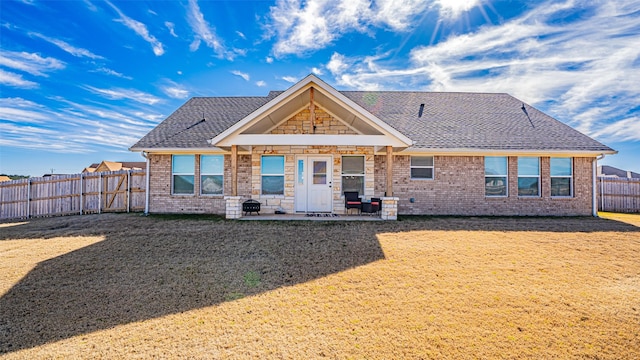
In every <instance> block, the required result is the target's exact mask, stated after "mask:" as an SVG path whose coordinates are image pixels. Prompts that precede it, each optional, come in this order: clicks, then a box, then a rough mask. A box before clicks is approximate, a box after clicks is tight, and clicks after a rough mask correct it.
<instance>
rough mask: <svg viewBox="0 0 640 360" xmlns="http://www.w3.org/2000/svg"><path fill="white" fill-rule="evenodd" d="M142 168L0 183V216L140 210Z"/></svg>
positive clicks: (141, 208)
mask: <svg viewBox="0 0 640 360" xmlns="http://www.w3.org/2000/svg"><path fill="white" fill-rule="evenodd" d="M145 189H146V173H145V171H142V170H127V171H108V172H100V173H82V174H74V175H55V176H47V177H39V178H29V179H22V180H14V181H5V182H1V183H0V219H17V218H29V217H38V216H58V215H72V214H95V213H101V212H130V211H144V205H145Z"/></svg>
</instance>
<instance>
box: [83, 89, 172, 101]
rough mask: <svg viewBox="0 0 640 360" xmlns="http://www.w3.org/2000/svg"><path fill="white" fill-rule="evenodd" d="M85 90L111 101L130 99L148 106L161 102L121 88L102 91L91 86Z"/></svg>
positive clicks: (153, 97)
mask: <svg viewBox="0 0 640 360" xmlns="http://www.w3.org/2000/svg"><path fill="white" fill-rule="evenodd" d="M84 88H85V89H87V90H89V91H91V92H93V93H95V94H98V95H101V96H103V97H105V98H107V99H111V100H122V99H129V100H133V101H136V102H139V103H142V104H147V105H154V104H157V103H159V102H160V101H161V99H160V98H157V97H155V96H153V95H151V94H147V93H144V92H142V91H137V90H130V89H121V88H114V89H100V88H96V87H93V86H89V85H85V86H84Z"/></svg>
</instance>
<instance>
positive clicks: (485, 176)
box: [484, 156, 509, 198]
mask: <svg viewBox="0 0 640 360" xmlns="http://www.w3.org/2000/svg"><path fill="white" fill-rule="evenodd" d="M487 157H488V156H485V157H484V160H485V161H486V159H487ZM496 157H503V158H505V160H506V161H507V173H506V174H505V175H487V167H486V164H485V168H484V180H485V186H484V197H486V198H506V197H509V157H508V156H496ZM488 177H492V178H506V179H507V183H506V184H505V187H506V189H505V190H506V191H505V194H504V195H487V187H486V183H487V181H486V178H488Z"/></svg>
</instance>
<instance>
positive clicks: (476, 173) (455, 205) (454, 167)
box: [374, 155, 593, 216]
mask: <svg viewBox="0 0 640 360" xmlns="http://www.w3.org/2000/svg"><path fill="white" fill-rule="evenodd" d="M549 159H550V158H549V157H541V158H540V167H541V171H540V184H541V196H540V197H519V196H518V180H517V179H518V158H517V157H515V156H510V157H509V158H508V164H509V174H508V175H509V180H508V181H509V188H508V196H506V197H485V195H484V157H483V156H435V157H434V179H433V180H411V173H410V171H411V170H410V157H409V156H406V155H404V156H395V157H394V162H393V163H394V166H393V173H394V181H393V189H394V193H393V196H395V197H398V198H399V202H398V213H399V214H425V215H516V216H518V215H538V216H544V215H591V211H592V209H591V196H592V188H591V183H592V181H591V171H592V167H591V166H592V165H591V161H592V160H593V159H592V158H579V157H576V158H574V167H573V181H574V196H573V197H570V198H560V197H556V198H552V197H551V180H550V177H549V171H550V170H549ZM375 169H376V173H375V191H374V192H375V193H376V194H384V191H385V181H386V157H385V156H376V157H375ZM412 198H413V200H414V202H411V199H412Z"/></svg>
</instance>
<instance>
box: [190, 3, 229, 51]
mask: <svg viewBox="0 0 640 360" xmlns="http://www.w3.org/2000/svg"><path fill="white" fill-rule="evenodd" d="M187 22H188V23H189V26H191V29H192V30H193V32H194V33H195V39H194V40H193V42H192V43H191V45H190V47H189V48H190V50H191V51H196V50H198V48H199V47H200V43H201V42H202V41H204V43H205V44H206V45H207V46H208V47H210V48H211V49H213V51H214V52H215V53H216V55H217V56H218V57H220V58H226V59H228V60H233V58H234V56H235V54H234V53H233V52H230V51H228V50H227V48H226V47H225V46H224V43H223V42H222V40H221V39H220V38H219V37H218V35H217V34H216V33H215V30H214V29H213V28H212V27H211V26H210V25H209V23H208V22H207V21H206V20H205V19H204V15H203V14H202V12H201V11H200V6H198V2H197V1H196V0H189V6H188V9H187Z"/></svg>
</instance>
